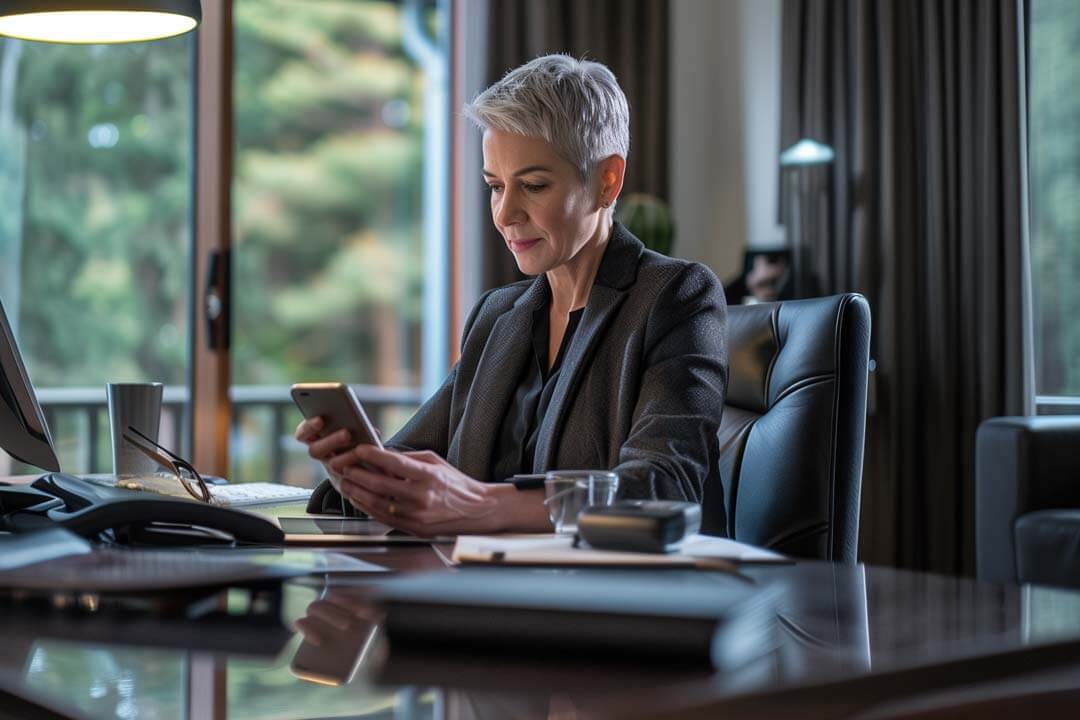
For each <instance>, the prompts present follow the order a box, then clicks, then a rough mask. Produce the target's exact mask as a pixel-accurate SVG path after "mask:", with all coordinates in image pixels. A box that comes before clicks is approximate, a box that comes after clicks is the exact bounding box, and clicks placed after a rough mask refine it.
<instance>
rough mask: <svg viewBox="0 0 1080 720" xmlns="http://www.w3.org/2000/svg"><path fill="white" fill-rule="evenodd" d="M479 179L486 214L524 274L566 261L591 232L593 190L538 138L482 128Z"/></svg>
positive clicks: (596, 217)
mask: <svg viewBox="0 0 1080 720" xmlns="http://www.w3.org/2000/svg"><path fill="white" fill-rule="evenodd" d="M484 181H485V182H486V183H487V184H488V187H490V188H491V219H492V220H493V221H494V222H495V227H496V228H498V230H499V233H500V234H502V236H503V240H505V241H506V245H507V247H509V248H510V252H512V253H514V259H515V260H516V261H517V266H518V269H519V270H521V272H523V273H525V274H526V275H539V274H540V273H543V272H547V271H548V270H551V269H553V268H556V267H559V266H560V265H563V264H565V263H567V262H568V261H570V260H572V259H573V258H574V257H575V256H576V255H577V254H578V252H580V250H581V249H582V248H583V247H584V246H585V245H586V244H587V243H588V241H589V239H590V238H592V237H593V235H595V234H596V231H597V228H598V227H599V222H600V206H599V204H598V200H597V197H596V195H595V193H593V192H590V190H589V188H587V187H586V186H585V184H584V183H583V182H582V180H581V175H580V174H579V173H578V171H577V169H576V168H575V167H574V166H573V165H571V164H570V163H569V162H568V161H567V160H565V159H563V158H562V157H561V156H560V155H559V154H558V153H556V152H555V150H554V149H553V148H552V147H551V145H549V144H548V143H547V142H546V141H544V140H542V139H540V138H531V137H525V136H523V135H514V134H512V133H507V132H502V131H500V130H487V131H485V132H484Z"/></svg>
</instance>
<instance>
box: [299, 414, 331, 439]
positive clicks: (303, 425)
mask: <svg viewBox="0 0 1080 720" xmlns="http://www.w3.org/2000/svg"><path fill="white" fill-rule="evenodd" d="M324 427H326V423H325V422H324V421H323V419H322V418H321V417H313V418H308V419H307V420H302V421H301V422H300V424H299V425H297V426H296V432H295V433H294V436H295V437H296V439H297V440H299V441H300V442H302V443H308V442H311V441H312V440H316V439H318V437H319V433H320V432H322V429H323V428H324Z"/></svg>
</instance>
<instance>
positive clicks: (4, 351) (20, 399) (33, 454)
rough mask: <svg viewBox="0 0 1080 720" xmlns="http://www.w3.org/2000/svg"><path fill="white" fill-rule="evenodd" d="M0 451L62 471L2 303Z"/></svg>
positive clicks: (32, 463) (43, 466)
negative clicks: (0, 449)
mask: <svg viewBox="0 0 1080 720" xmlns="http://www.w3.org/2000/svg"><path fill="white" fill-rule="evenodd" d="M0 448H3V449H4V450H5V451H6V452H7V453H8V454H9V455H11V456H12V457H14V458H15V459H17V460H21V461H22V462H24V463H27V464H28V465H34V466H36V467H39V468H41V469H42V470H51V471H53V472H59V471H60V461H59V460H57V459H56V451H55V450H54V449H53V443H52V437H51V436H50V435H49V426H48V424H47V423H46V422H45V415H44V414H43V413H42V412H41V406H40V405H39V404H38V401H37V395H36V394H35V393H34V386H33V385H31V384H30V376H29V375H27V374H26V368H25V367H24V366H23V361H22V356H21V355H19V345H18V344H17V343H16V342H15V335H14V333H12V332H11V325H9V324H8V319H7V313H6V312H5V311H4V303H3V302H2V301H0Z"/></svg>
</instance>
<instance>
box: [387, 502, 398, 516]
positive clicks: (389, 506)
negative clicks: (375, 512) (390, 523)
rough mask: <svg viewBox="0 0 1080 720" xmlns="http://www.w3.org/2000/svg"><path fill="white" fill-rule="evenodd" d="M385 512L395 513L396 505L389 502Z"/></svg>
mask: <svg viewBox="0 0 1080 720" xmlns="http://www.w3.org/2000/svg"><path fill="white" fill-rule="evenodd" d="M386 512H388V513H390V514H391V515H397V505H395V504H394V503H390V504H389V505H387V506H386Z"/></svg>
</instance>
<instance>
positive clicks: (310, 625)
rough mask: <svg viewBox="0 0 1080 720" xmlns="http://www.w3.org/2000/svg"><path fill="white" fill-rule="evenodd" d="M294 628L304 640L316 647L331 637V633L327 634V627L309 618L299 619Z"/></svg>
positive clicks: (294, 623)
mask: <svg viewBox="0 0 1080 720" xmlns="http://www.w3.org/2000/svg"><path fill="white" fill-rule="evenodd" d="M293 627H294V628H295V629H296V631H297V632H298V633H300V634H301V635H303V636H304V640H306V641H307V642H309V643H311V644H312V645H314V646H315V647H319V646H320V645H322V644H323V643H324V642H326V641H327V640H328V639H329V638H330V635H331V633H329V632H327V628H326V626H325V625H323V624H322V623H320V622H319V621H317V620H313V619H312V618H309V617H302V618H297V619H296V621H294V622H293Z"/></svg>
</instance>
